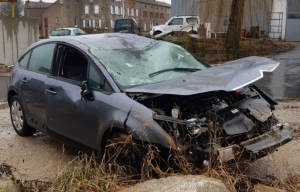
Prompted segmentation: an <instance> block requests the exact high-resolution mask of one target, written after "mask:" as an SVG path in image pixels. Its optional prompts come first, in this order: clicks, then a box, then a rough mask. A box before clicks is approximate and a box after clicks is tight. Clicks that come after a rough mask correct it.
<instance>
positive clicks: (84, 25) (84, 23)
mask: <svg viewBox="0 0 300 192" xmlns="http://www.w3.org/2000/svg"><path fill="white" fill-rule="evenodd" d="M83 27H91V20H88V19H86V20H83Z"/></svg>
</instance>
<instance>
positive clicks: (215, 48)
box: [164, 33, 294, 63]
mask: <svg viewBox="0 0 300 192" xmlns="http://www.w3.org/2000/svg"><path fill="white" fill-rule="evenodd" d="M164 40H165V41H168V42H172V43H175V44H178V45H180V46H182V47H183V48H185V49H186V50H187V51H189V52H190V53H193V54H194V55H196V56H198V57H199V58H202V59H203V60H205V61H207V62H210V63H216V62H223V61H230V60H234V59H239V58H243V57H248V56H268V55H273V54H278V53H280V52H286V51H289V50H292V49H293V48H294V46H293V45H291V44H290V43H289V42H285V41H274V40H272V39H268V38H258V39H251V38H242V39H241V42H240V48H239V49H238V50H237V51H236V54H232V53H233V51H232V50H226V48H225V41H224V39H222V38H217V39H214V38H211V39H207V38H199V39H195V38H192V37H190V36H189V35H188V34H186V33H176V34H175V35H173V36H172V37H165V38H164Z"/></svg>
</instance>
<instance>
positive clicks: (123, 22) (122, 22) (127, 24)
mask: <svg viewBox="0 0 300 192" xmlns="http://www.w3.org/2000/svg"><path fill="white" fill-rule="evenodd" d="M115 25H116V27H117V28H122V27H130V20H129V19H122V20H117V21H116V22H115Z"/></svg>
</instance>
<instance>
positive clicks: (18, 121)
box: [10, 95, 36, 136]
mask: <svg viewBox="0 0 300 192" xmlns="http://www.w3.org/2000/svg"><path fill="white" fill-rule="evenodd" d="M10 118H11V122H12V125H13V127H14V129H15V131H16V132H17V134H18V135H20V136H29V135H32V134H33V133H34V132H35V131H36V130H35V129H33V128H32V127H30V126H29V125H28V124H27V121H26V115H25V111H24V110H23V107H22V105H21V103H20V99H19V97H18V96H17V95H15V96H13V97H12V99H11V102H10Z"/></svg>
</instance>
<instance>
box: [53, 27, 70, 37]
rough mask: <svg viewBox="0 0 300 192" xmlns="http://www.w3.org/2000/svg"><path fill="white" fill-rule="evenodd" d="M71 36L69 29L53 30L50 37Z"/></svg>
mask: <svg viewBox="0 0 300 192" xmlns="http://www.w3.org/2000/svg"><path fill="white" fill-rule="evenodd" d="M68 35H71V31H70V30H69V29H60V30H54V31H53V32H52V33H51V35H50V36H68Z"/></svg>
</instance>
